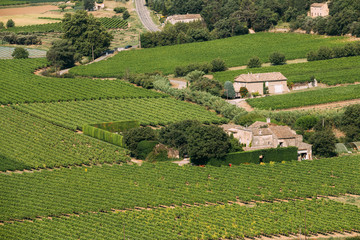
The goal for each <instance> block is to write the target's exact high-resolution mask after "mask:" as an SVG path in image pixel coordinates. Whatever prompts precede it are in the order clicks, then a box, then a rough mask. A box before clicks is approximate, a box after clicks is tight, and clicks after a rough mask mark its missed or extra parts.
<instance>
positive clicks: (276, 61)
mask: <svg viewBox="0 0 360 240" xmlns="http://www.w3.org/2000/svg"><path fill="white" fill-rule="evenodd" d="M269 60H270V62H271V64H272V65H283V64H285V63H286V58H285V55H284V54H282V53H278V52H274V53H272V54H271V55H270V57H269Z"/></svg>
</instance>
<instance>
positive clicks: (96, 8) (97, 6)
mask: <svg viewBox="0 0 360 240" xmlns="http://www.w3.org/2000/svg"><path fill="white" fill-rule="evenodd" d="M104 8H105V3H97V2H96V1H95V3H94V11H99V10H101V9H104Z"/></svg>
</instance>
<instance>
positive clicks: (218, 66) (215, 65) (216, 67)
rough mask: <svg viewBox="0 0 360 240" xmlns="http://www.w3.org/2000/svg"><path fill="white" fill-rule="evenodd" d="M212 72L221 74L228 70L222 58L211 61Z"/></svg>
mask: <svg viewBox="0 0 360 240" xmlns="http://www.w3.org/2000/svg"><path fill="white" fill-rule="evenodd" d="M211 65H212V71H213V72H221V71H225V70H227V67H226V64H225V61H224V60H222V59H221V58H216V59H213V60H212V61H211Z"/></svg>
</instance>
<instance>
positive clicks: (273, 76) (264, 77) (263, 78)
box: [235, 72, 287, 83]
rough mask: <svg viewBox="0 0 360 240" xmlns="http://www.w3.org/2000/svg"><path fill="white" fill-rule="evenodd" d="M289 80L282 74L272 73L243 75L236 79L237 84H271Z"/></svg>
mask: <svg viewBox="0 0 360 240" xmlns="http://www.w3.org/2000/svg"><path fill="white" fill-rule="evenodd" d="M286 80H287V78H286V77H285V76H284V75H282V74H281V73H280V72H271V73H256V74H252V73H248V74H241V75H240V76H238V77H237V78H235V82H246V83H249V82H271V81H286Z"/></svg>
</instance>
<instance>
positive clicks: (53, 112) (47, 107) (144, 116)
mask: <svg viewBox="0 0 360 240" xmlns="http://www.w3.org/2000/svg"><path fill="white" fill-rule="evenodd" d="M13 107H14V108H16V109H18V110H20V111H24V112H27V113H30V114H31V115H34V116H37V117H39V118H42V119H45V120H47V121H49V122H51V123H53V124H55V125H58V126H62V127H65V128H68V129H72V130H76V129H80V128H81V127H82V126H83V125H84V124H93V123H101V122H113V121H127V120H137V121H139V122H140V123H141V124H142V125H153V126H155V125H166V124H168V123H171V122H177V121H181V120H188V119H194V120H199V121H201V122H204V123H225V122H227V121H228V120H227V119H224V118H220V117H218V116H216V114H215V113H213V112H210V111H208V110H206V109H205V108H203V107H201V106H198V105H195V104H190V103H186V102H182V101H178V100H175V99H172V98H142V99H135V98H134V99H122V100H117V99H110V100H105V99H103V100H93V101H74V102H62V103H36V104H21V105H19V106H15V105H14V106H13Z"/></svg>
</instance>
